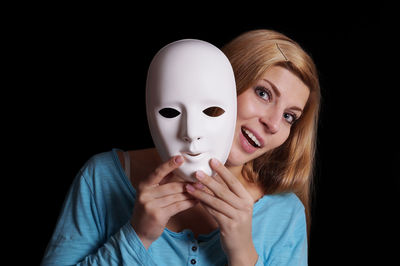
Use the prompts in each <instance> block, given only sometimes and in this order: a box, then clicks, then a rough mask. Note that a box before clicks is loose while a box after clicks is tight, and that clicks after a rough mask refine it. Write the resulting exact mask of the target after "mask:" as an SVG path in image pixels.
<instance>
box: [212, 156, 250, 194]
mask: <svg viewBox="0 0 400 266" xmlns="http://www.w3.org/2000/svg"><path fill="white" fill-rule="evenodd" d="M210 165H211V168H212V169H213V170H214V171H215V172H217V174H218V175H219V176H220V177H221V179H222V180H223V181H224V183H225V184H226V185H227V186H228V187H229V189H230V190H231V191H232V192H233V193H235V194H236V195H237V196H238V197H241V198H244V197H248V196H249V195H248V192H247V190H246V189H245V188H244V187H243V185H242V184H241V183H240V181H239V180H238V179H237V178H236V177H235V176H234V175H233V174H232V173H231V172H230V171H229V170H228V168H226V167H225V166H224V165H223V164H222V163H221V162H219V161H218V160H217V159H211V162H210Z"/></svg>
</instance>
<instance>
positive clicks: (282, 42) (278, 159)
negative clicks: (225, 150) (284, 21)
mask: <svg viewBox="0 0 400 266" xmlns="http://www.w3.org/2000/svg"><path fill="white" fill-rule="evenodd" d="M222 51H223V52H224V53H225V54H226V56H227V57H228V58H229V60H230V62H231V64H232V67H233V70H234V73H235V78H236V85H237V93H238V95H240V94H241V93H243V92H244V91H245V90H247V89H248V88H250V87H252V86H253V85H254V84H255V82H256V81H257V80H259V79H260V78H261V76H262V75H263V74H264V73H265V71H266V70H267V69H268V68H269V67H271V66H281V67H284V68H286V69H288V70H289V71H291V72H292V73H293V74H295V75H296V76H297V77H299V78H300V79H301V80H302V81H303V82H304V84H305V85H306V86H307V87H308V88H309V90H310V96H309V98H308V101H307V103H306V105H305V108H304V110H303V114H302V115H301V117H300V118H299V119H298V120H297V121H296V122H295V123H294V124H293V125H292V128H291V131H290V135H289V137H288V139H287V140H286V141H285V142H284V143H283V144H282V145H281V146H279V147H277V148H275V149H273V150H271V151H269V152H267V153H266V154H264V155H262V156H260V157H258V158H256V159H254V160H253V161H251V162H248V163H246V164H245V166H244V167H243V175H244V176H245V177H246V178H247V179H248V180H249V181H252V182H258V183H259V184H260V185H261V186H262V187H263V189H264V193H265V194H277V193H285V192H294V193H295V194H296V195H297V196H298V197H299V199H300V200H301V201H302V203H303V205H304V207H305V212H306V218H307V227H308V231H309V228H310V223H311V217H310V209H311V194H312V193H311V191H312V190H311V187H312V178H313V172H314V157H315V150H316V134H317V126H318V114H319V105H320V98H321V96H320V86H319V81H318V74H317V69H316V67H315V64H314V62H313V60H312V59H311V57H310V56H309V55H308V54H307V53H306V52H305V51H304V50H303V49H302V48H301V47H300V45H299V44H298V43H296V42H295V41H293V40H291V39H290V38H288V37H287V36H285V35H283V34H281V33H279V32H276V31H272V30H254V31H249V32H246V33H243V34H241V35H240V36H238V37H237V38H235V39H234V40H232V41H231V42H229V43H228V44H226V45H225V46H224V47H223V48H222Z"/></svg>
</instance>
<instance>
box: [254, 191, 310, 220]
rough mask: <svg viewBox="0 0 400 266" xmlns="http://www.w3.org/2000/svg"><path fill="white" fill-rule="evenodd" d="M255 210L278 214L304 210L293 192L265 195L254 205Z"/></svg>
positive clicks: (290, 213)
mask: <svg viewBox="0 0 400 266" xmlns="http://www.w3.org/2000/svg"><path fill="white" fill-rule="evenodd" d="M254 209H255V211H258V212H260V213H265V211H268V213H271V212H274V213H276V214H280V215H292V214H293V213H298V212H304V205H303V203H302V202H301V200H300V199H299V198H298V197H297V195H296V194H295V193H292V192H289V193H280V194H273V195H265V196H264V197H262V198H261V199H260V200H259V201H258V202H256V204H255V206H254Z"/></svg>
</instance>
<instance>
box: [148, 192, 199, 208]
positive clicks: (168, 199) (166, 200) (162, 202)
mask: <svg viewBox="0 0 400 266" xmlns="http://www.w3.org/2000/svg"><path fill="white" fill-rule="evenodd" d="M184 200H194V198H193V196H192V195H190V194H188V193H179V194H172V195H168V196H165V197H162V198H158V199H154V200H153V201H152V202H151V205H154V206H157V207H159V208H164V207H167V206H169V205H171V204H174V203H176V202H179V201H184Z"/></svg>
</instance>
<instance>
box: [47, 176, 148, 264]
mask: <svg viewBox="0 0 400 266" xmlns="http://www.w3.org/2000/svg"><path fill="white" fill-rule="evenodd" d="M102 223H104V219H102V218H101V216H100V215H99V211H98V207H97V206H96V201H95V200H94V197H93V193H92V188H91V186H90V185H89V184H88V182H87V181H86V179H85V178H84V175H82V174H80V175H78V176H77V178H75V180H74V182H73V184H72V186H71V188H70V191H69V192H68V194H67V197H66V200H65V202H64V206H63V208H62V211H61V214H60V217H59V219H58V222H57V225H56V228H55V231H54V233H53V236H52V238H51V239H50V242H49V244H48V246H47V249H46V251H45V254H44V257H43V260H42V263H41V265H43V266H47V265H58V266H63V265H155V263H154V261H153V260H152V258H151V257H150V255H149V253H148V252H147V250H146V249H145V247H144V246H143V244H142V242H141V241H140V239H139V237H138V236H137V235H136V233H135V231H134V229H133V228H132V226H131V224H130V223H129V222H128V223H126V224H125V225H123V226H122V227H121V228H120V229H119V231H117V232H116V233H115V234H114V235H112V236H111V237H109V238H108V239H106V237H105V233H104V229H103V226H102Z"/></svg>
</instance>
